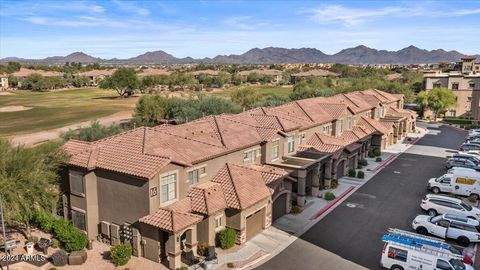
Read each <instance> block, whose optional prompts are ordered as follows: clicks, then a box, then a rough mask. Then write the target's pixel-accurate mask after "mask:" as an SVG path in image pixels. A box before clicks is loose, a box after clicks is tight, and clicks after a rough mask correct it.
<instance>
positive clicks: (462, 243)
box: [457, 236, 470, 247]
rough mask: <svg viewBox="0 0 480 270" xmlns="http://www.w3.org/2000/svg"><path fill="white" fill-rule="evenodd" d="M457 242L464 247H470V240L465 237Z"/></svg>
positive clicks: (459, 238)
mask: <svg viewBox="0 0 480 270" xmlns="http://www.w3.org/2000/svg"><path fill="white" fill-rule="evenodd" d="M457 242H458V243H459V244H460V245H462V246H464V247H466V246H468V245H470V240H469V239H468V238H467V237H465V236H460V237H458V239H457Z"/></svg>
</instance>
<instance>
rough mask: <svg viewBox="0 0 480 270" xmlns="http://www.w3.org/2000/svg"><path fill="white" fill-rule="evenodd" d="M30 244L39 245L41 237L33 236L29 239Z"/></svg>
mask: <svg viewBox="0 0 480 270" xmlns="http://www.w3.org/2000/svg"><path fill="white" fill-rule="evenodd" d="M27 240H28V242H32V243H34V244H37V243H38V241H40V237H38V236H36V235H31V236H29V237H28V239H27Z"/></svg>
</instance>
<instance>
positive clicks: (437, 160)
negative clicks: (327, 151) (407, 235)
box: [257, 127, 465, 270]
mask: <svg viewBox="0 0 480 270" xmlns="http://www.w3.org/2000/svg"><path fill="white" fill-rule="evenodd" d="M429 129H430V132H429V134H427V135H426V136H425V137H423V138H422V139H420V141H418V142H417V144H416V145H415V146H413V147H412V148H410V149H409V150H408V151H407V152H406V153H404V154H402V155H400V156H399V157H398V158H397V159H396V160H394V161H393V162H392V163H390V164H389V165H388V166H386V167H385V168H384V169H383V170H382V171H380V172H379V173H378V174H377V175H376V176H375V177H374V178H372V179H371V180H370V181H369V182H368V183H367V184H365V185H364V186H362V187H361V188H360V189H358V190H357V191H356V192H355V193H353V194H352V195H351V196H350V197H349V198H348V199H347V200H345V201H344V202H343V203H342V204H341V205H340V206H338V207H337V208H335V210H333V211H332V212H331V213H330V214H328V215H327V216H326V217H325V218H324V219H322V220H321V221H320V222H319V223H317V224H316V225H314V226H313V227H312V228H310V230H308V231H307V232H306V233H305V234H304V235H302V236H301V237H300V239H298V240H296V241H295V242H294V243H293V244H292V245H290V246H289V247H288V248H286V249H285V250H284V251H282V252H281V253H280V254H278V255H277V256H275V257H274V258H272V259H271V260H269V261H268V262H266V263H265V264H263V265H261V266H260V267H258V268H257V269H316V270H318V269H353V268H343V267H342V266H340V265H338V267H334V268H331V265H330V264H329V263H322V260H326V261H330V257H325V256H323V257H322V255H325V254H324V253H323V251H322V249H325V250H327V251H329V252H332V253H335V254H337V255H338V256H340V257H342V258H344V259H346V260H348V261H351V262H353V263H355V264H357V265H359V266H363V267H366V268H369V269H380V265H379V261H380V253H381V251H382V247H383V243H382V241H381V240H380V239H381V236H382V235H383V233H384V232H385V230H386V229H388V228H390V227H396V228H400V229H405V230H411V221H412V220H413V218H414V217H415V216H416V215H417V214H420V213H421V209H420V206H419V205H420V201H421V198H423V196H425V194H426V193H427V191H426V189H425V188H426V183H427V180H428V179H429V178H431V177H437V176H440V175H441V174H443V173H444V172H445V171H444V169H443V168H444V167H443V166H444V163H445V156H446V155H448V154H449V153H448V152H451V151H452V149H457V148H458V146H459V144H461V143H462V142H463V140H464V138H465V133H464V132H461V131H458V130H455V129H453V128H449V127H439V128H438V127H430V128H429ZM312 246H313V247H315V249H312Z"/></svg>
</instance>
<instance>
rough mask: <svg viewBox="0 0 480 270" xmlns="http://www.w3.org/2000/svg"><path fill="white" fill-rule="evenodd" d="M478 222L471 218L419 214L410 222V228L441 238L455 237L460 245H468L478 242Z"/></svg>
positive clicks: (479, 235) (479, 237) (479, 234)
mask: <svg viewBox="0 0 480 270" xmlns="http://www.w3.org/2000/svg"><path fill="white" fill-rule="evenodd" d="M479 225H480V223H479V222H478V221H477V220H475V219H471V218H465V217H459V216H455V215H451V214H443V215H440V216H436V217H431V216H427V215H419V216H417V217H416V218H415V219H414V220H413V222H412V228H413V229H414V230H415V231H416V232H417V233H420V234H433V235H435V236H437V237H440V238H442V239H446V238H450V239H455V240H456V241H457V242H458V243H459V244H460V245H462V246H468V245H469V244H470V243H472V242H480V232H479V231H478V226H479Z"/></svg>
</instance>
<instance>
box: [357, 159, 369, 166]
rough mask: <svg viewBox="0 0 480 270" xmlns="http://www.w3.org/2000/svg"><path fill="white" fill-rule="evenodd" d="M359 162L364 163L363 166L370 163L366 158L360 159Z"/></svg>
mask: <svg viewBox="0 0 480 270" xmlns="http://www.w3.org/2000/svg"><path fill="white" fill-rule="evenodd" d="M358 164H359V165H362V166H367V165H368V161H367V160H366V159H360V160H359V161H358Z"/></svg>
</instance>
